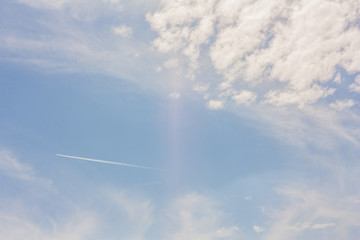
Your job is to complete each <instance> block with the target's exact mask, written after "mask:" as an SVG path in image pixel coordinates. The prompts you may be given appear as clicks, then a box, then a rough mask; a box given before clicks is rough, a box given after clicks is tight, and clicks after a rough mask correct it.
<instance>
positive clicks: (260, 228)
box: [253, 226, 265, 233]
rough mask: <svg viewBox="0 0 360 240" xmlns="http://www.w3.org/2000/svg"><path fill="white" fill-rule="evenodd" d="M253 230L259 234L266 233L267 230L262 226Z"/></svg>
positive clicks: (254, 227)
mask: <svg viewBox="0 0 360 240" xmlns="http://www.w3.org/2000/svg"><path fill="white" fill-rule="evenodd" d="M253 230H254V231H255V232H257V233H260V232H264V231H265V230H264V229H263V228H262V227H260V226H253Z"/></svg>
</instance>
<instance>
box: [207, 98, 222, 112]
mask: <svg viewBox="0 0 360 240" xmlns="http://www.w3.org/2000/svg"><path fill="white" fill-rule="evenodd" d="M207 107H208V109H210V110H220V109H223V108H224V102H223V101H221V100H210V101H209V102H208V105H207Z"/></svg>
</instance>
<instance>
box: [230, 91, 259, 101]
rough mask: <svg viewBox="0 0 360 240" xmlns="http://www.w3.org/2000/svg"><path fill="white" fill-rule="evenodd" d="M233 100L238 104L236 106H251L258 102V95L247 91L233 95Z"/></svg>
mask: <svg viewBox="0 0 360 240" xmlns="http://www.w3.org/2000/svg"><path fill="white" fill-rule="evenodd" d="M232 99H233V100H234V101H235V102H236V104H249V103H251V102H254V101H255V100H256V94H255V93H253V92H250V91H247V90H245V91H242V92H240V93H239V94H236V95H233V96H232Z"/></svg>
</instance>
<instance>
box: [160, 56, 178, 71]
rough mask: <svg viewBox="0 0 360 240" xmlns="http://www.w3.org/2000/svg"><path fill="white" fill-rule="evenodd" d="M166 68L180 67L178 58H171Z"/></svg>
mask: <svg viewBox="0 0 360 240" xmlns="http://www.w3.org/2000/svg"><path fill="white" fill-rule="evenodd" d="M163 65H164V67H166V68H170V69H171V68H176V67H177V66H178V65H179V59H177V58H171V59H169V60H167V61H166V62H164V64H163Z"/></svg>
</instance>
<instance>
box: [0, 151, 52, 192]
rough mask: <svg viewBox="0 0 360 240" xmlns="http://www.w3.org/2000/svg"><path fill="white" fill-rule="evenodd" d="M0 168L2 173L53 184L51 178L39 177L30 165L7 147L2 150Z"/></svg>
mask: <svg viewBox="0 0 360 240" xmlns="http://www.w3.org/2000/svg"><path fill="white" fill-rule="evenodd" d="M0 170H1V172H2V174H6V175H9V176H12V177H15V178H19V179H22V180H27V181H38V182H41V183H44V184H46V185H48V184H51V180H49V179H45V178H41V177H39V176H38V175H37V173H36V172H35V170H34V169H33V168H32V167H31V166H30V165H28V164H25V163H23V162H21V161H19V159H18V158H17V157H16V156H15V155H14V154H13V153H12V152H11V151H8V150H5V149H1V150H0Z"/></svg>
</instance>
